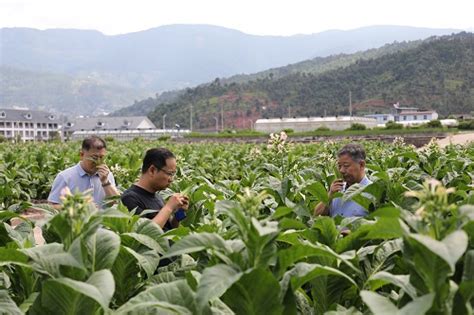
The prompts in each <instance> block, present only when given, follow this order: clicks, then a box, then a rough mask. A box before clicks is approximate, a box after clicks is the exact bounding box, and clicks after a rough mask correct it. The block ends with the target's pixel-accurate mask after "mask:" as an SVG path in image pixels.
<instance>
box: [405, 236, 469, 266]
mask: <svg viewBox="0 0 474 315" xmlns="http://www.w3.org/2000/svg"><path fill="white" fill-rule="evenodd" d="M409 239H411V240H413V241H415V242H417V243H418V244H420V245H422V246H423V247H425V248H426V249H427V250H429V251H430V252H431V253H433V254H435V255H436V256H438V257H439V258H441V259H442V260H443V261H445V262H446V263H447V264H448V266H449V268H450V271H451V273H454V270H455V268H456V266H455V265H456V262H457V261H458V260H459V258H461V256H462V255H463V254H464V252H465V251H466V248H467V245H468V238H467V235H466V233H465V232H464V231H455V232H453V233H451V234H449V235H448V236H446V237H445V238H444V239H443V240H442V241H441V242H439V241H437V240H434V239H432V238H431V237H429V236H424V235H420V234H410V235H409Z"/></svg>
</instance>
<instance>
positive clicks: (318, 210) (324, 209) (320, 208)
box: [314, 179, 344, 216]
mask: <svg viewBox="0 0 474 315" xmlns="http://www.w3.org/2000/svg"><path fill="white" fill-rule="evenodd" d="M343 185H344V184H343V181H342V179H336V180H335V181H333V182H332V183H331V187H329V191H328V196H329V203H328V204H327V205H326V204H324V203H323V202H320V203H318V204H317V205H316V207H315V208H314V215H315V216H316V215H329V214H330V213H329V210H330V208H331V202H332V197H333V196H334V194H335V193H337V192H339V191H341V190H342V187H343Z"/></svg>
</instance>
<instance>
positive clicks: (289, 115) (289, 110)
mask: <svg viewBox="0 0 474 315" xmlns="http://www.w3.org/2000/svg"><path fill="white" fill-rule="evenodd" d="M288 118H291V106H290V105H288Z"/></svg>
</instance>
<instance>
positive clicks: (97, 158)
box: [48, 136, 119, 207]
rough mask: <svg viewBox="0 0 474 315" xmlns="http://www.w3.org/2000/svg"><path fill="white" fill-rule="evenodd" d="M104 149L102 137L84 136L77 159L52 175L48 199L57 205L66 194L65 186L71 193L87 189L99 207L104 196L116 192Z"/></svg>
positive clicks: (114, 194) (113, 194)
mask: <svg viewBox="0 0 474 315" xmlns="http://www.w3.org/2000/svg"><path fill="white" fill-rule="evenodd" d="M106 149H107V145H106V143H105V141H104V139H102V138H99V137H97V136H90V137H87V138H85V139H84V140H83V141H82V147H81V151H80V152H79V154H80V158H81V161H80V162H79V163H78V164H76V165H74V166H72V167H70V168H68V169H66V170H64V171H62V172H60V173H59V174H58V175H57V176H56V178H55V179H54V182H53V185H52V187H51V192H50V193H49V196H48V202H50V203H51V204H53V205H54V206H55V207H56V205H58V207H59V204H61V198H60V197H61V196H62V195H64V194H65V193H67V191H66V190H65V188H69V190H70V191H71V192H72V193H75V192H76V191H80V192H90V193H91V195H92V198H93V200H94V202H95V203H96V204H97V205H98V206H99V207H102V206H103V201H104V199H105V198H106V197H109V196H116V195H118V194H119V193H118V191H117V189H116V188H115V179H114V176H113V175H112V173H111V172H110V170H109V168H108V167H107V165H106V164H105V163H104V158H105V155H106V153H107V150H106Z"/></svg>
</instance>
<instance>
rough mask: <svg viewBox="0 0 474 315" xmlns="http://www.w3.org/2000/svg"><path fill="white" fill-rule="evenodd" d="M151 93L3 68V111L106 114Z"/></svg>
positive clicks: (90, 79)
mask: <svg viewBox="0 0 474 315" xmlns="http://www.w3.org/2000/svg"><path fill="white" fill-rule="evenodd" d="M150 94H151V93H149V92H147V91H143V90H139V89H132V88H126V87H123V86H118V85H111V84H108V83H105V82H102V81H101V80H98V79H96V78H93V77H92V76H91V77H84V78H81V77H72V76H69V75H65V74H57V73H50V72H32V71H25V70H19V69H16V68H11V67H0V108H10V107H12V106H19V107H28V108H31V109H41V110H46V111H49V112H53V113H60V114H65V115H70V116H78V115H103V114H106V113H109V112H111V111H114V110H118V109H120V108H122V107H124V106H126V105H129V104H131V103H133V102H134V101H135V100H137V99H143V98H144V97H147V96H148V95H150Z"/></svg>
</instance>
